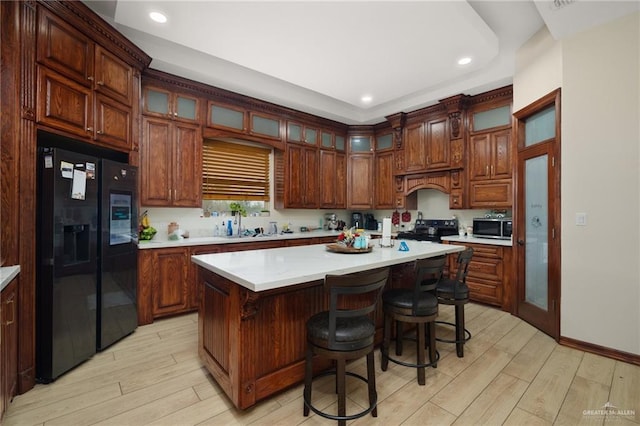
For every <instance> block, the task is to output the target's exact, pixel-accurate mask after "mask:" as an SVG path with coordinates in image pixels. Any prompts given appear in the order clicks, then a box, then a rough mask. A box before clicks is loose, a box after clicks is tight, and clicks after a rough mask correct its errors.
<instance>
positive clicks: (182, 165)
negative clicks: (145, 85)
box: [140, 117, 202, 207]
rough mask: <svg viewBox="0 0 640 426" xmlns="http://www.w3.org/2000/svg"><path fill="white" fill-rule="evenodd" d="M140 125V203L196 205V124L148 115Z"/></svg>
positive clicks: (198, 136)
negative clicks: (141, 125) (141, 135)
mask: <svg viewBox="0 0 640 426" xmlns="http://www.w3.org/2000/svg"><path fill="white" fill-rule="evenodd" d="M142 124H143V129H142V134H143V137H142V147H141V150H142V155H141V164H140V175H141V179H140V182H141V188H140V203H141V205H143V206H165V207H200V206H201V202H202V182H201V180H202V136H201V133H200V126H197V125H193V124H187V123H181V122H176V121H170V120H163V119H156V118H150V117H143V119H142Z"/></svg>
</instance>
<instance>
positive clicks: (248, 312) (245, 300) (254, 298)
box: [240, 288, 260, 321]
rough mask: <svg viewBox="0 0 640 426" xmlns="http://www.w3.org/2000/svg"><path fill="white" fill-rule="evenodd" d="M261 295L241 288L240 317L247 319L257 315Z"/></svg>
mask: <svg viewBox="0 0 640 426" xmlns="http://www.w3.org/2000/svg"><path fill="white" fill-rule="evenodd" d="M259 299H260V297H259V296H258V293H256V292H253V291H250V290H247V289H244V288H242V289H240V318H241V319H242V321H246V320H248V319H251V318H253V317H255V316H256V314H257V313H258V310H259V309H260V300H259Z"/></svg>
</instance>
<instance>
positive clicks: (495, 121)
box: [471, 105, 511, 132]
mask: <svg viewBox="0 0 640 426" xmlns="http://www.w3.org/2000/svg"><path fill="white" fill-rule="evenodd" d="M509 126H511V106H510V105H503V106H500V107H497V108H492V109H487V110H483V111H477V112H474V113H473V114H471V131H472V132H484V131H487V130H492V129H496V128H502V127H509Z"/></svg>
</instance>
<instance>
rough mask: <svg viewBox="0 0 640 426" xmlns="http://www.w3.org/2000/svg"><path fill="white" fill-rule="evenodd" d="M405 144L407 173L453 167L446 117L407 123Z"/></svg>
mask: <svg viewBox="0 0 640 426" xmlns="http://www.w3.org/2000/svg"><path fill="white" fill-rule="evenodd" d="M404 144H405V145H404V170H403V172H405V173H420V172H426V171H431V170H443V169H447V168H450V167H451V163H450V149H449V135H448V132H447V119H446V118H441V119H433V120H429V121H424V122H418V123H411V124H407V126H406V127H405V129H404Z"/></svg>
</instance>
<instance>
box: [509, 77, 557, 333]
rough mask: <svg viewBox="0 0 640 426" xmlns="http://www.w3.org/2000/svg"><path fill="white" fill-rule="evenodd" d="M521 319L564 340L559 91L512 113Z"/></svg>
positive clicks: (518, 304) (519, 309)
mask: <svg viewBox="0 0 640 426" xmlns="http://www.w3.org/2000/svg"><path fill="white" fill-rule="evenodd" d="M514 117H515V119H516V120H515V135H516V138H517V149H518V154H517V158H518V160H517V168H518V171H517V192H516V194H517V196H516V203H517V207H518V208H517V212H516V234H515V235H514V242H515V243H516V245H515V248H516V250H517V259H518V268H517V271H518V280H517V286H518V288H517V306H516V311H517V315H518V316H519V317H520V318H522V319H523V320H525V321H527V322H529V323H530V324H532V325H534V326H535V327H537V328H538V329H540V330H542V331H543V332H545V333H547V334H548V335H550V336H551V337H553V338H555V339H556V340H557V339H558V338H559V336H560V89H558V90H556V91H554V92H552V93H550V94H548V95H547V96H545V97H543V98H541V99H539V100H538V101H536V102H534V103H532V104H531V105H528V106H527V107H525V108H523V109H521V110H520V111H518V112H516V113H515V114H514Z"/></svg>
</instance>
